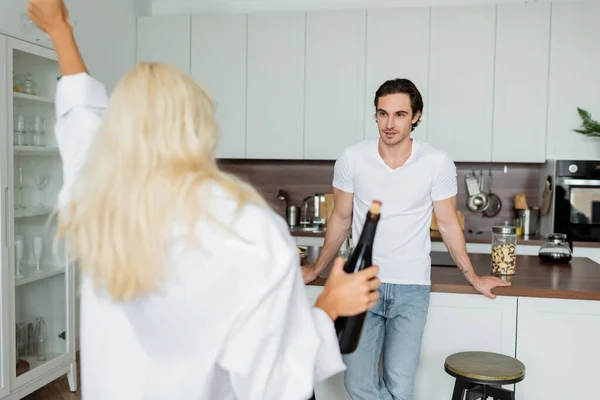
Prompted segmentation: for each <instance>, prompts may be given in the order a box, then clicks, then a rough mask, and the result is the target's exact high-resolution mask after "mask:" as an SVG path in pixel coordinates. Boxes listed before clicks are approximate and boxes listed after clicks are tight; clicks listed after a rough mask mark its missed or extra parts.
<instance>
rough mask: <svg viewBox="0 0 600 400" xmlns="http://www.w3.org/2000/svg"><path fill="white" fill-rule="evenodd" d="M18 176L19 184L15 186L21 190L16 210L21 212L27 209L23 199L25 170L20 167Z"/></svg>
mask: <svg viewBox="0 0 600 400" xmlns="http://www.w3.org/2000/svg"><path fill="white" fill-rule="evenodd" d="M18 171H19V172H18V174H17V182H16V184H15V187H16V188H17V189H19V192H18V193H19V194H18V196H17V197H18V200H17V199H15V209H17V210H19V209H22V208H26V207H25V201H24V199H23V188H24V187H25V185H24V184H23V168H22V167H19V170H18Z"/></svg>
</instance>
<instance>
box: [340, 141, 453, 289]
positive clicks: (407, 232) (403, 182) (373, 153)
mask: <svg viewBox="0 0 600 400" xmlns="http://www.w3.org/2000/svg"><path fill="white" fill-rule="evenodd" d="M378 142H379V139H367V140H363V141H361V142H359V143H357V144H355V145H352V146H350V147H348V148H346V149H345V150H344V151H343V152H342V155H341V156H340V158H339V159H338V160H337V161H336V163H335V168H334V177H333V186H334V187H335V188H337V189H340V190H342V191H344V192H349V193H354V209H353V223H352V232H353V234H352V238H353V241H354V242H355V243H356V242H358V239H359V235H360V233H361V232H362V228H363V225H364V222H365V218H366V216H367V212H368V210H369V208H370V207H371V202H372V201H373V200H380V201H381V202H382V207H381V217H380V220H379V224H378V226H377V231H376V234H375V243H374V244H373V263H374V264H376V265H378V266H379V268H380V269H379V278H380V279H381V281H382V282H386V283H395V284H416V285H429V284H431V259H430V256H429V253H430V251H431V237H430V232H429V231H430V226H431V216H432V210H433V201H437V200H443V199H447V198H449V197H452V196H455V195H456V193H457V190H458V188H457V183H456V167H455V165H454V162H452V160H451V159H450V158H449V157H448V156H447V155H446V154H444V153H442V152H440V151H438V150H436V149H434V148H433V147H431V146H430V145H429V144H427V143H425V142H422V141H419V140H416V139H413V147H412V152H411V155H410V157H409V158H408V160H407V161H406V163H405V164H404V165H403V166H402V167H400V168H396V169H392V168H390V167H389V166H387V164H386V163H385V162H384V161H383V159H382V158H381V155H380V154H379V150H378Z"/></svg>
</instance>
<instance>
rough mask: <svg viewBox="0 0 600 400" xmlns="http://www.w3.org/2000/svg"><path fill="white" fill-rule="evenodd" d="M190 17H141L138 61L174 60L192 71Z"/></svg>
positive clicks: (185, 69)
mask: <svg viewBox="0 0 600 400" xmlns="http://www.w3.org/2000/svg"><path fill="white" fill-rule="evenodd" d="M190 57H191V52H190V17H189V16H165V17H139V18H138V22H137V61H147V62H163V63H167V64H171V65H173V66H175V67H177V68H179V69H180V70H182V71H183V72H185V73H188V74H189V73H190Z"/></svg>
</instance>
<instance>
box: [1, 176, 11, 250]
mask: <svg viewBox="0 0 600 400" xmlns="http://www.w3.org/2000/svg"><path fill="white" fill-rule="evenodd" d="M2 194H3V195H4V198H3V199H2V204H3V205H4V220H3V221H2V222H3V223H4V247H6V248H8V247H9V245H8V243H9V242H8V225H9V224H8V204H7V202H8V186H6V187H5V188H4V190H3V191H2Z"/></svg>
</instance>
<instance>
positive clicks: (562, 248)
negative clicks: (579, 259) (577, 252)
mask: <svg viewBox="0 0 600 400" xmlns="http://www.w3.org/2000/svg"><path fill="white" fill-rule="evenodd" d="M566 240H567V235H565V234H564V233H551V234H549V235H548V236H546V241H545V242H544V244H543V245H542V247H540V250H539V252H538V257H539V258H540V260H542V261H544V262H548V263H568V262H569V261H571V258H573V247H572V246H573V244H572V243H569V244H567V242H566Z"/></svg>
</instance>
